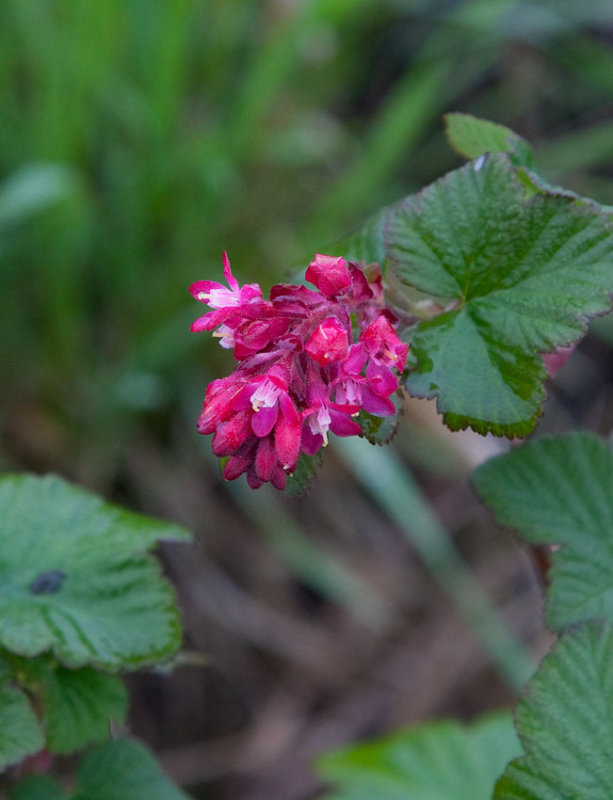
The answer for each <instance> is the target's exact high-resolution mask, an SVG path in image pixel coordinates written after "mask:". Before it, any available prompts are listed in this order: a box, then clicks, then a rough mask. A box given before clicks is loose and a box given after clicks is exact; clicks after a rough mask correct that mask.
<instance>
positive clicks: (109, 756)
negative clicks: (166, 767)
mask: <svg viewBox="0 0 613 800" xmlns="http://www.w3.org/2000/svg"><path fill="white" fill-rule="evenodd" d="M78 787H79V788H78V792H77V794H76V795H74V797H73V798H72V800H119V798H121V800H189V798H188V796H187V795H186V794H184V793H183V792H182V791H180V789H178V788H177V787H176V786H175V785H174V784H173V783H172V782H171V781H170V780H169V779H168V778H167V777H166V775H165V774H164V772H163V771H162V768H161V767H160V765H159V763H158V762H157V760H156V759H155V758H154V756H153V755H152V754H151V753H150V751H149V750H148V749H147V748H146V747H145V746H144V745H143V744H141V743H140V742H137V741H135V740H134V739H128V738H125V739H117V740H116V741H114V742H108V743H107V744H104V745H101V746H100V747H97V748H94V749H93V750H91V751H89V752H88V753H87V754H86V755H85V757H84V758H83V761H82V762H81V764H80V766H79V774H78Z"/></svg>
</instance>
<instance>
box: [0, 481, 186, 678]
mask: <svg viewBox="0 0 613 800" xmlns="http://www.w3.org/2000/svg"><path fill="white" fill-rule="evenodd" d="M0 510H1V513H2V515H3V520H4V522H3V529H2V545H1V547H0V645H2V646H3V647H5V648H6V649H7V650H10V651H12V652H14V653H17V654H19V655H23V656H35V655H38V654H40V653H43V652H47V651H52V652H53V653H54V655H55V656H56V657H57V659H58V660H59V661H61V662H62V663H63V664H64V665H65V666H68V667H72V668H75V667H80V666H84V665H87V664H89V665H92V666H96V667H100V668H102V669H107V670H110V671H115V670H118V669H120V668H134V667H138V666H141V665H143V664H150V663H154V662H155V661H157V660H159V659H161V658H164V657H167V656H169V655H170V654H171V653H173V652H174V651H175V650H176V649H177V648H178V646H179V644H180V637H181V626H180V619H179V612H178V609H177V607H176V603H175V598H174V593H173V590H172V588H171V587H170V585H169V584H168V583H167V582H166V581H165V580H164V579H163V578H162V577H161V574H160V567H159V564H158V563H157V561H156V560H155V559H154V558H153V557H152V556H150V555H149V554H148V553H147V551H148V550H150V549H151V548H152V547H153V546H154V544H155V543H156V541H157V540H159V539H174V540H178V541H185V540H187V539H188V534H187V533H186V532H185V531H184V530H183V529H181V528H179V527H177V526H174V525H169V524H166V523H163V522H159V521H157V520H153V519H150V518H148V517H144V516H140V515H137V514H133V513H131V512H128V511H124V510H122V509H119V508H116V507H114V506H111V505H109V504H106V503H104V502H103V501H102V500H101V499H100V498H98V497H96V496H95V495H92V494H90V493H88V492H86V491H84V490H82V489H79V488H77V487H75V486H72V485H71V484H69V483H67V482H66V481H63V480H61V479H60V478H57V477H55V476H47V477H44V478H39V477H35V476H28V475H24V476H8V477H5V478H3V479H2V480H0Z"/></svg>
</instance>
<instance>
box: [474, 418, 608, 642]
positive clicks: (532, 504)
mask: <svg viewBox="0 0 613 800" xmlns="http://www.w3.org/2000/svg"><path fill="white" fill-rule="evenodd" d="M473 482H474V484H475V486H476V488H477V491H478V492H479V494H480V495H481V497H482V498H483V500H484V502H485V503H487V505H488V506H490V507H491V508H493V510H494V513H495V514H496V518H497V520H498V521H499V522H500V523H502V524H503V525H508V526H509V527H512V528H515V529H516V530H517V531H518V532H519V534H520V536H521V537H522V538H523V539H524V540H526V541H527V542H530V543H533V544H536V543H549V544H561V545H563V546H562V547H561V548H560V549H559V550H556V551H555V552H554V553H553V555H552V569H551V573H550V577H551V583H550V586H549V588H548V590H547V598H548V603H547V622H548V624H549V626H550V627H551V628H553V629H554V630H561V629H563V628H564V627H566V626H568V625H571V624H573V623H576V622H580V621H583V620H589V619H593V618H596V617H599V618H605V619H608V620H610V621H613V537H612V535H611V534H612V532H613V453H612V451H611V448H610V446H609V445H608V444H607V443H606V442H605V441H603V440H602V439H600V438H599V437H597V436H595V435H593V434H590V433H584V432H578V433H571V434H566V435H563V436H555V437H542V438H539V439H536V440H534V441H532V442H529V443H528V444H526V445H525V446H524V447H521V448H518V449H516V450H513V451H512V452H510V453H507V454H505V455H503V456H498V457H497V458H494V459H491V460H490V461H488V462H487V463H486V464H484V465H483V466H481V467H480V468H479V469H478V470H477V471H476V472H475V474H474V475H473Z"/></svg>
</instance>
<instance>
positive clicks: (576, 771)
mask: <svg viewBox="0 0 613 800" xmlns="http://www.w3.org/2000/svg"><path fill="white" fill-rule="evenodd" d="M517 728H518V731H519V736H520V739H521V742H522V745H523V748H524V752H525V755H524V756H523V757H521V758H519V759H517V760H516V761H513V762H512V763H511V764H510V765H509V766H508V767H507V769H506V771H505V773H504V775H503V776H502V777H501V778H500V780H499V781H498V783H497V784H496V790H495V792H494V800H571V799H572V800H574V798H577V800H579V798H580V799H581V800H604V799H605V798H608V797H611V787H613V633H612V630H611V626H610V625H609V624H608V623H594V622H592V623H587V624H584V625H581V626H579V627H578V628H576V629H574V630H573V631H572V632H569V633H566V634H565V635H564V636H563V637H562V638H561V639H560V640H559V642H558V644H557V645H556V646H555V648H554V650H553V651H552V653H551V654H550V655H549V656H547V657H546V658H545V660H544V661H543V663H542V664H541V666H540V668H539V670H538V672H537V674H536V675H535V677H534V678H533V679H532V681H531V682H530V684H529V687H528V694H527V696H526V697H525V698H524V699H523V700H522V701H521V702H520V704H519V707H518V710H517Z"/></svg>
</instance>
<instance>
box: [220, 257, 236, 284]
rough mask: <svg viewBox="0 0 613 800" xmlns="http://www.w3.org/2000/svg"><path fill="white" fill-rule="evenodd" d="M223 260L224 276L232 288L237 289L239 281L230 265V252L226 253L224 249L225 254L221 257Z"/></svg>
mask: <svg viewBox="0 0 613 800" xmlns="http://www.w3.org/2000/svg"><path fill="white" fill-rule="evenodd" d="M221 260H222V261H223V275H224V278H225V279H226V281H227V284H228V286H229V287H230V289H232V290H234V291H236V290H237V289H238V281H237V280H236V278H235V277H234V275H233V274H232V269H231V267H230V259H229V258H228V254H227V253H226V251H225V250H224V251H223V255H222V257H221Z"/></svg>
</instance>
